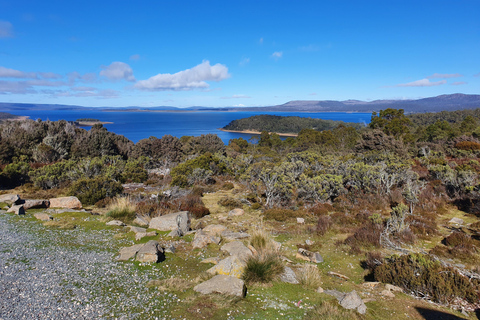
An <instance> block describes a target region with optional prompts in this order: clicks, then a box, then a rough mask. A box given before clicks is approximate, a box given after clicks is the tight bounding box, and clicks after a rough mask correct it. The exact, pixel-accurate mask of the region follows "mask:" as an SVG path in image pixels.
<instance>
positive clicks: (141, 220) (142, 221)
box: [133, 216, 148, 227]
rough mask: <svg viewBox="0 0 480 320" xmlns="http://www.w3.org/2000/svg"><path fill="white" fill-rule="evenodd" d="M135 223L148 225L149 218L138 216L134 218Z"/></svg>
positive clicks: (143, 225) (141, 225) (142, 225)
mask: <svg viewBox="0 0 480 320" xmlns="http://www.w3.org/2000/svg"><path fill="white" fill-rule="evenodd" d="M133 224H136V225H139V226H140V227H148V220H147V218H145V217H142V216H137V217H136V218H135V220H133Z"/></svg>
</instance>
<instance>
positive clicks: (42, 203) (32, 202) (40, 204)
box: [21, 199, 50, 210]
mask: <svg viewBox="0 0 480 320" xmlns="http://www.w3.org/2000/svg"><path fill="white" fill-rule="evenodd" d="M21 202H23V208H25V210H28V209H33V208H48V207H49V206H50V201H48V200H36V199H28V200H23V201H21Z"/></svg>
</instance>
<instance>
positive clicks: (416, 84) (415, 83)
mask: <svg viewBox="0 0 480 320" xmlns="http://www.w3.org/2000/svg"><path fill="white" fill-rule="evenodd" d="M445 83H447V80H441V81H437V82H430V80H428V79H422V80H417V81H413V82H409V83H401V84H397V85H396V87H433V86H439V85H442V84H445Z"/></svg>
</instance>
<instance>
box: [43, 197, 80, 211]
mask: <svg viewBox="0 0 480 320" xmlns="http://www.w3.org/2000/svg"><path fill="white" fill-rule="evenodd" d="M50 208H66V209H82V203H81V202H80V200H78V198H77V197H73V196H72V197H60V198H53V199H50Z"/></svg>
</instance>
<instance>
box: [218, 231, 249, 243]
mask: <svg viewBox="0 0 480 320" xmlns="http://www.w3.org/2000/svg"><path fill="white" fill-rule="evenodd" d="M222 237H223V238H224V239H225V240H227V241H234V240H241V239H245V238H248V237H250V235H249V234H248V233H245V232H233V231H229V230H225V231H223V232H222Z"/></svg>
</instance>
